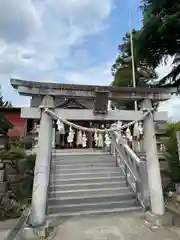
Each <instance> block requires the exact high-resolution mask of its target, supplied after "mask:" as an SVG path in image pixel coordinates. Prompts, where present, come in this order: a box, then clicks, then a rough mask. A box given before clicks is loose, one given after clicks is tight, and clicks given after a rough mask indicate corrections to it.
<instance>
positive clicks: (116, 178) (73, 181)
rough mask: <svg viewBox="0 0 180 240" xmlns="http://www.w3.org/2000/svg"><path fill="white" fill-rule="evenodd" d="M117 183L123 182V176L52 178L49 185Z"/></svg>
mask: <svg viewBox="0 0 180 240" xmlns="http://www.w3.org/2000/svg"><path fill="white" fill-rule="evenodd" d="M107 181H108V182H117V181H125V177H124V176H123V175H120V174H118V176H107V175H106V176H105V177H104V176H103V177H99V176H97V175H95V176H93V178H92V176H91V177H87V176H86V177H82V176H79V175H78V176H74V177H71V178H70V179H69V178H67V179H66V178H65V179H61V178H53V177H51V181H50V185H53V186H55V185H59V184H63V185H66V184H67V185H68V184H76V185H78V184H82V183H84V184H93V183H102V182H107Z"/></svg>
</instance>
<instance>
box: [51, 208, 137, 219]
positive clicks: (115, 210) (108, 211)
mask: <svg viewBox="0 0 180 240" xmlns="http://www.w3.org/2000/svg"><path fill="white" fill-rule="evenodd" d="M140 210H142V208H141V207H140V206H135V207H124V208H113V209H104V210H102V209H100V210H90V211H79V212H68V213H56V214H49V215H48V220H53V219H56V221H57V220H58V218H62V217H72V216H85V215H99V214H111V213H116V214H118V213H122V212H133V211H140Z"/></svg>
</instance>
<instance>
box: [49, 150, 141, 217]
mask: <svg viewBox="0 0 180 240" xmlns="http://www.w3.org/2000/svg"><path fill="white" fill-rule="evenodd" d="M140 209H141V207H140V204H139V203H138V201H137V199H136V195H135V194H134V192H132V190H131V188H130V187H129V186H127V183H126V181H125V176H124V174H123V172H122V171H121V170H120V169H119V168H118V167H116V161H115V157H113V156H111V155H110V154H109V153H105V152H85V151H82V153H81V152H75V153H74V154H71V153H66V154H56V155H55V154H54V155H53V159H52V165H51V175H50V183H49V192H48V204H47V215H48V218H50V219H51V218H52V219H57V218H58V217H60V218H61V217H68V216H78V215H88V214H101V213H115V212H116V213H117V212H124V211H135V210H140Z"/></svg>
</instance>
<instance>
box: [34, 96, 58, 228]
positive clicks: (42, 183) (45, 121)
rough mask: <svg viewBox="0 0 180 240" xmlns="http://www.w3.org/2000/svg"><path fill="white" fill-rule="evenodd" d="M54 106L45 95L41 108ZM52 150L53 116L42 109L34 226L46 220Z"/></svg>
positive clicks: (37, 158)
mask: <svg viewBox="0 0 180 240" xmlns="http://www.w3.org/2000/svg"><path fill="white" fill-rule="evenodd" d="M45 107H47V108H51V109H53V108H54V99H53V97H51V96H44V98H43V101H42V105H41V106H40V108H45ZM51 152H52V117H51V116H50V115H48V114H46V113H45V112H44V110H43V109H42V112H41V120H40V130H39V139H38V147H37V156H36V165H35V171H34V183H33V193H32V213H31V218H30V224H31V226H32V227H37V226H43V225H44V224H45V221H46V204H47V202H46V198H47V191H48V184H49V171H50V161H51Z"/></svg>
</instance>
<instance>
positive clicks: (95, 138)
mask: <svg viewBox="0 0 180 240" xmlns="http://www.w3.org/2000/svg"><path fill="white" fill-rule="evenodd" d="M98 139H99V138H98V134H97V132H95V134H94V141H95V145H96V147H98Z"/></svg>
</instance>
